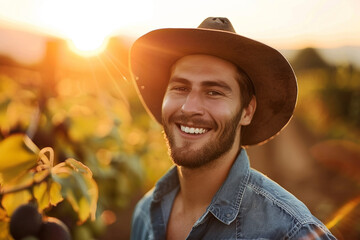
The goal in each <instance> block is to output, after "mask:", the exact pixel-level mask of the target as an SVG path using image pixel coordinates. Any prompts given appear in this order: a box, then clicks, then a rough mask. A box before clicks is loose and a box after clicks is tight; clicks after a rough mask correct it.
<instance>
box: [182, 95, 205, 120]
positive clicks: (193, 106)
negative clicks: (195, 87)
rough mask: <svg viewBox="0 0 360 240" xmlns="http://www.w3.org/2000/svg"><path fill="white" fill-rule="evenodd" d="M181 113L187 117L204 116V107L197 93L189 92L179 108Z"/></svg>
mask: <svg viewBox="0 0 360 240" xmlns="http://www.w3.org/2000/svg"><path fill="white" fill-rule="evenodd" d="M181 112H182V113H184V114H187V115H202V114H204V106H203V101H202V99H201V96H199V94H198V93H195V92H190V93H189V94H188V95H187V96H186V98H185V102H184V104H183V105H182V107H181Z"/></svg>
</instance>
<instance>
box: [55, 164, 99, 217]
mask: <svg viewBox="0 0 360 240" xmlns="http://www.w3.org/2000/svg"><path fill="white" fill-rule="evenodd" d="M52 177H53V179H54V181H56V182H57V183H59V184H61V194H62V195H63V196H64V197H65V198H66V199H67V200H68V201H69V203H70V204H71V206H72V207H73V209H74V211H75V212H77V213H78V216H79V222H80V223H83V222H84V221H86V219H88V218H89V217H90V216H91V219H92V220H94V219H95V213H96V207H97V200H98V195H99V194H98V187H97V184H96V182H95V181H94V179H93V178H92V172H91V170H90V169H89V168H88V167H86V166H85V165H84V164H82V163H81V162H79V161H76V160H75V159H67V160H66V161H65V162H63V163H60V164H58V165H56V166H55V167H54V168H53V169H52Z"/></svg>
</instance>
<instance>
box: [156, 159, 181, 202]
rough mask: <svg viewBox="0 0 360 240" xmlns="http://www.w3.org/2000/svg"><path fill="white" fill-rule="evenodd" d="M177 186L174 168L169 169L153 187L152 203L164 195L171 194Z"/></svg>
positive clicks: (177, 181) (177, 179)
mask: <svg viewBox="0 0 360 240" xmlns="http://www.w3.org/2000/svg"><path fill="white" fill-rule="evenodd" d="M178 186H179V178H178V173H177V169H176V166H173V167H172V168H170V170H169V171H168V172H167V173H166V174H165V175H164V176H163V177H161V178H160V180H159V181H158V182H157V183H156V185H155V190H154V194H153V200H154V202H159V201H161V199H162V198H163V196H164V195H166V194H168V193H169V192H171V191H172V190H173V189H174V188H176V187H178Z"/></svg>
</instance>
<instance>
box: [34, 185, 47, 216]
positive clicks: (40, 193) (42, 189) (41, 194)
mask: <svg viewBox="0 0 360 240" xmlns="http://www.w3.org/2000/svg"><path fill="white" fill-rule="evenodd" d="M33 193H34V197H35V198H36V200H37V202H38V205H39V210H40V211H43V210H44V209H45V208H47V207H48V206H49V205H50V196H49V192H48V183H47V182H42V183H40V184H37V185H35V186H34V188H33Z"/></svg>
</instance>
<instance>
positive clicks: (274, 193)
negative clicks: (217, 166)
mask: <svg viewBox="0 0 360 240" xmlns="http://www.w3.org/2000/svg"><path fill="white" fill-rule="evenodd" d="M243 200H244V203H243V207H244V211H245V212H246V213H245V214H247V215H248V216H252V217H250V221H251V222H253V224H254V222H255V224H258V225H262V226H259V227H266V228H265V229H267V230H269V231H271V229H273V231H274V232H277V233H281V234H282V235H283V236H287V238H288V239H292V238H294V239H299V238H304V239H308V238H307V237H309V236H310V237H313V238H314V239H335V238H334V237H333V236H332V235H331V233H330V232H329V230H328V229H327V228H326V227H325V226H324V224H323V223H321V222H320V221H319V220H318V219H317V218H316V217H314V216H313V215H312V214H311V212H310V210H309V209H308V208H307V207H306V206H305V204H304V203H302V202H301V201H300V200H299V199H297V198H296V197H295V196H294V195H292V194H291V193H289V192H288V191H287V190H285V189H284V188H282V187H281V186H280V185H279V184H277V183H276V182H274V181H273V180H271V179H269V178H268V177H266V176H265V175H263V174H262V173H260V172H258V171H256V170H253V169H251V170H250V178H249V181H248V184H247V186H246V192H245V195H244V199H243ZM245 219H249V218H245ZM256 219H261V222H260V221H258V220H256ZM321 235H323V236H330V237H329V238H321V237H320V238H318V237H316V236H321ZM278 237H280V236H278Z"/></svg>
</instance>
